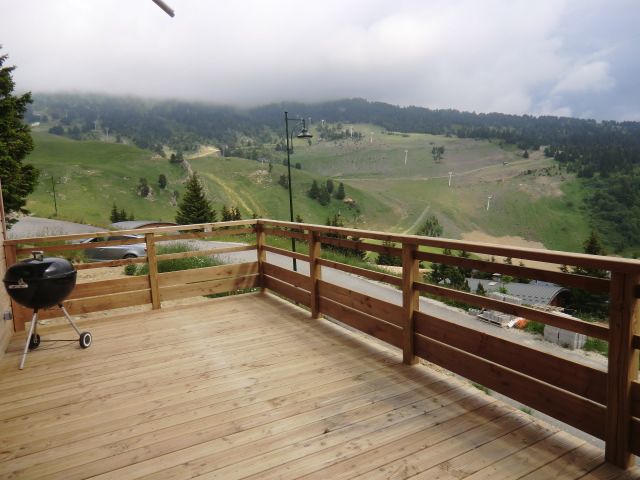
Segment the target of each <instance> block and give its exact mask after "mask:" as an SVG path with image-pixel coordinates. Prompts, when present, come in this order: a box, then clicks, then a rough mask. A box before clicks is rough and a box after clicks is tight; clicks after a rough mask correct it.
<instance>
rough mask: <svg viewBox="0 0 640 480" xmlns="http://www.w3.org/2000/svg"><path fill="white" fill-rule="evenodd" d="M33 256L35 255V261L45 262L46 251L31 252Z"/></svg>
mask: <svg viewBox="0 0 640 480" xmlns="http://www.w3.org/2000/svg"><path fill="white" fill-rule="evenodd" d="M31 255H33V259H34V260H38V261H40V262H41V261H42V260H44V251H42V250H34V251H32V252H31Z"/></svg>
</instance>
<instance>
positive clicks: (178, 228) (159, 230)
mask: <svg viewBox="0 0 640 480" xmlns="http://www.w3.org/2000/svg"><path fill="white" fill-rule="evenodd" d="M256 223H257V220H255V219H248V220H234V221H231V222H215V223H198V224H193V225H175V226H168V227H150V228H135V229H132V230H105V231H103V232H89V233H74V234H71V235H56V236H51V237H30V238H15V239H12V240H7V241H5V243H7V244H9V245H19V244H22V243H27V244H38V243H51V242H68V241H70V240H81V239H84V238H94V237H112V236H114V235H145V234H147V233H155V234H156V235H161V234H163V233H173V232H182V231H189V230H204V229H212V230H214V231H215V230H216V229H221V228H226V227H241V226H245V225H255V224H256Z"/></svg>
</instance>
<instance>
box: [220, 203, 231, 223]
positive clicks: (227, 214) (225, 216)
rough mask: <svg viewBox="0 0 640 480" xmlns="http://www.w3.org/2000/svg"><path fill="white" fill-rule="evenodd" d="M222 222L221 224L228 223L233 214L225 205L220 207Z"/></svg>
mask: <svg viewBox="0 0 640 480" xmlns="http://www.w3.org/2000/svg"><path fill="white" fill-rule="evenodd" d="M221 215H222V221H223V222H230V221H231V220H233V214H232V213H231V210H229V208H227V206H226V205H223V206H222V212H221Z"/></svg>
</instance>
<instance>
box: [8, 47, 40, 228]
mask: <svg viewBox="0 0 640 480" xmlns="http://www.w3.org/2000/svg"><path fill="white" fill-rule="evenodd" d="M6 59H7V55H0V180H2V199H3V202H4V209H5V213H7V214H9V213H12V212H18V211H21V212H26V210H25V209H24V206H25V205H26V203H27V196H28V195H29V194H30V193H32V192H33V190H34V189H35V187H36V184H37V181H38V170H37V169H36V168H35V167H34V166H33V165H30V164H23V163H22V161H23V160H24V159H25V158H26V156H27V155H28V154H29V153H30V152H31V151H32V150H33V140H32V138H31V133H30V131H29V126H28V125H27V124H25V123H24V122H23V120H22V119H23V117H24V114H25V112H26V111H27V105H28V104H29V103H31V101H32V100H31V94H30V93H25V94H24V95H21V96H19V97H18V96H15V95H12V92H13V88H14V86H15V84H14V82H13V79H12V78H11V72H13V70H14V68H15V67H3V66H2V65H3V64H4V62H5V60H6ZM14 221H15V220H12V219H7V222H8V223H9V224H11V223H14Z"/></svg>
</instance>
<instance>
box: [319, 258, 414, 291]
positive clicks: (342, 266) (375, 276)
mask: <svg viewBox="0 0 640 480" xmlns="http://www.w3.org/2000/svg"><path fill="white" fill-rule="evenodd" d="M318 264H319V265H322V266H323V267H329V268H333V269H335V270H340V271H342V272H347V273H353V274H354V275H359V276H361V277H365V278H368V279H369V280H375V281H376V282H385V283H390V284H391V285H394V286H396V287H401V286H402V278H400V277H396V276H394V275H390V274H388V273H382V272H378V271H376V270H369V269H367V268H361V267H354V266H353V265H347V264H346V263H340V262H334V261H333V260H327V259H326V258H320V259H318Z"/></svg>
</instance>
